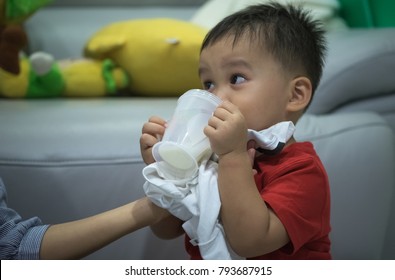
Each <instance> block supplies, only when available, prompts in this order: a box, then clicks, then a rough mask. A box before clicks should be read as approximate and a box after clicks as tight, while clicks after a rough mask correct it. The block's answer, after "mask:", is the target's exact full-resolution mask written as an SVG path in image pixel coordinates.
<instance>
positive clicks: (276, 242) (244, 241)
mask: <svg viewBox="0 0 395 280" xmlns="http://www.w3.org/2000/svg"><path fill="white" fill-rule="evenodd" d="M218 188H219V192H220V196H221V219H222V224H223V226H224V229H225V233H226V236H227V238H228V240H229V243H230V245H231V246H232V248H233V250H234V251H235V252H236V253H237V254H239V255H240V256H243V257H255V256H259V255H263V254H267V253H270V252H272V251H274V250H276V249H279V248H281V247H282V246H284V245H285V244H287V243H288V242H289V237H288V235H287V232H286V230H285V228H284V226H283V224H282V223H281V221H280V220H279V219H278V217H277V216H276V215H275V214H274V213H273V212H272V211H271V210H270V209H269V208H268V207H267V206H266V204H265V202H264V201H263V199H262V198H261V196H260V194H259V192H258V189H257V187H256V185H255V181H254V176H253V170H252V168H251V163H250V159H249V156H248V153H247V152H244V153H229V154H226V155H224V156H222V157H220V159H219V167H218Z"/></svg>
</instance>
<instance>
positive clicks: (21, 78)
mask: <svg viewBox="0 0 395 280" xmlns="http://www.w3.org/2000/svg"><path fill="white" fill-rule="evenodd" d="M128 83H129V79H128V76H127V74H126V72H125V71H123V69H121V68H119V67H117V66H115V64H114V63H113V62H112V61H111V60H110V59H104V60H93V59H77V60H61V61H55V60H54V58H53V56H52V55H50V54H47V53H44V52H38V53H34V54H32V55H31V56H30V57H28V58H22V59H20V73H19V75H14V74H12V73H9V72H7V71H4V70H2V69H0V95H2V96H4V97H9V98H22V97H26V98H43V97H59V96H62V97H98V96H106V95H110V94H117V93H119V92H120V91H121V89H123V88H126V87H127V86H128Z"/></svg>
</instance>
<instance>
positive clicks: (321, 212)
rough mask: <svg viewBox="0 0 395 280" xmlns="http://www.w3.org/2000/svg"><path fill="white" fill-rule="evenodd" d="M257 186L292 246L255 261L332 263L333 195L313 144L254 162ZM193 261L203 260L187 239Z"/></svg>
mask: <svg viewBox="0 0 395 280" xmlns="http://www.w3.org/2000/svg"><path fill="white" fill-rule="evenodd" d="M254 168H255V169H256V170H257V171H258V173H257V174H256V175H255V183H256V185H257V188H258V190H259V192H260V194H261V196H262V199H263V200H264V201H265V202H266V204H267V205H268V207H270V208H271V209H272V210H273V211H274V213H276V215H277V216H278V218H279V219H280V220H281V222H282V223H283V225H284V227H285V229H286V231H287V233H288V236H289V238H290V242H289V243H288V244H287V245H285V246H284V247H282V248H280V249H278V250H276V251H273V252H271V253H268V254H266V255H262V256H258V257H255V258H253V259H303V260H307V259H331V254H330V240H329V232H330V191H329V181H328V176H327V174H326V171H325V169H324V167H323V165H322V163H321V161H320V159H319V157H318V155H317V154H316V152H315V150H314V147H313V145H312V144H311V143H310V142H302V143H294V144H292V145H289V146H287V147H286V148H284V150H283V151H282V152H281V153H280V154H278V155H275V156H265V155H262V156H260V157H258V158H257V159H256V160H255V166H254ZM185 247H186V250H187V252H188V253H189V255H190V257H191V259H201V256H200V252H199V248H198V246H193V245H192V244H191V243H190V242H189V238H188V237H186V240H185Z"/></svg>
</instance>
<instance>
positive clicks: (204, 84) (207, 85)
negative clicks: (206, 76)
mask: <svg viewBox="0 0 395 280" xmlns="http://www.w3.org/2000/svg"><path fill="white" fill-rule="evenodd" d="M203 87H204V89H205V90H210V89H212V88H213V87H214V83H213V82H204V83H203Z"/></svg>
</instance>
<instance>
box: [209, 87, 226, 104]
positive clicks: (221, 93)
mask: <svg viewBox="0 0 395 280" xmlns="http://www.w3.org/2000/svg"><path fill="white" fill-rule="evenodd" d="M212 93H213V94H214V95H216V96H218V97H219V98H221V100H222V101H225V100H228V97H227V94H226V92H225V91H224V90H223V89H214V90H213V91H212Z"/></svg>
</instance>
